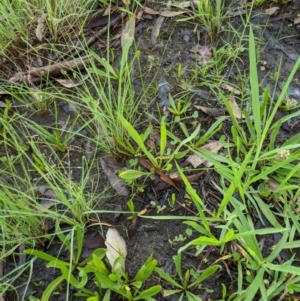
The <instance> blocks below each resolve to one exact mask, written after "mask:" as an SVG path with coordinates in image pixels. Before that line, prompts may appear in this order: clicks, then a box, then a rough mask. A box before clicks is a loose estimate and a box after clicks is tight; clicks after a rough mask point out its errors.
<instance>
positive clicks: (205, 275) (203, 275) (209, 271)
mask: <svg viewBox="0 0 300 301" xmlns="http://www.w3.org/2000/svg"><path fill="white" fill-rule="evenodd" d="M220 268H221V266H220V265H213V266H211V267H209V268H207V269H206V270H204V271H203V272H202V273H201V275H200V276H199V277H198V278H197V279H196V280H195V281H193V282H192V283H191V284H190V285H189V286H188V287H189V288H191V287H193V286H195V285H197V284H198V283H200V282H202V281H204V280H205V279H207V278H208V277H210V276H211V275H213V274H215V273H216V271H217V270H218V269H220Z"/></svg>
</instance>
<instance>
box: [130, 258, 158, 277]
mask: <svg viewBox="0 0 300 301" xmlns="http://www.w3.org/2000/svg"><path fill="white" fill-rule="evenodd" d="M156 265H157V260H156V259H152V255H151V256H149V257H148V259H147V260H146V262H145V263H144V264H143V265H142V267H141V268H140V269H139V271H138V272H137V273H136V275H135V277H134V279H135V281H142V282H145V281H146V280H147V279H148V278H149V276H150V275H151V274H152V272H153V271H154V269H155V267H156Z"/></svg>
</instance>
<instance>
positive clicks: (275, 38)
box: [4, 4, 300, 301]
mask: <svg viewBox="0 0 300 301" xmlns="http://www.w3.org/2000/svg"><path fill="white" fill-rule="evenodd" d="M299 7H300V6H299ZM152 8H153V9H158V8H159V5H154V6H152ZM288 9H289V7H288V6H285V7H281V8H280V9H279V14H283V13H284V12H285V11H287V10H288ZM230 10H232V12H234V13H235V16H231V18H230V19H229V21H228V23H227V22H225V23H224V24H223V27H222V31H221V33H220V34H219V35H217V37H216V42H215V43H216V45H217V46H216V47H223V46H224V44H225V43H228V42H229V43H231V42H232V46H233V47H235V45H236V44H234V43H235V42H234V39H235V38H234V37H233V40H231V39H232V36H231V33H230V30H229V29H230V28H231V27H234V28H235V29H236V30H237V31H241V35H242V31H243V29H244V28H243V20H244V18H246V16H245V15H243V12H242V10H241V12H240V13H237V12H238V4H236V6H234V5H232V6H231V8H230ZM263 12H264V8H261V9H256V10H255V11H254V12H253V14H252V18H251V23H252V24H253V28H254V34H255V37H256V38H257V41H258V43H257V49H258V51H257V54H258V57H259V63H258V71H259V77H260V80H261V82H262V83H263V84H262V87H265V86H266V85H267V84H269V85H270V86H271V91H272V89H275V96H274V98H275V99H276V95H278V93H280V88H282V87H283V84H284V82H285V80H286V79H287V77H288V76H289V74H290V72H291V70H292V68H293V66H294V64H295V60H297V58H298V55H299V51H298V49H299V43H300V34H299V32H298V31H297V26H294V25H293V19H292V18H282V19H280V20H269V16H268V15H266V14H263ZM157 18H158V17H157V16H155V15H151V14H145V13H144V15H143V16H142V18H141V20H140V21H139V22H138V24H137V32H136V35H135V39H136V45H137V49H139V50H140V51H141V57H140V62H141V65H142V66H143V68H145V70H144V74H145V77H144V78H143V79H142V80H143V81H144V82H145V83H147V81H149V82H153V81H158V80H159V79H160V78H161V76H165V78H166V80H167V81H168V82H169V83H170V86H171V93H172V95H176V93H180V90H181V87H179V86H178V85H177V84H176V80H175V74H176V72H177V66H178V64H179V63H181V64H182V66H184V67H185V66H187V67H186V68H187V70H189V69H192V67H193V66H194V64H196V61H195V56H194V55H193V54H192V53H191V51H190V50H191V49H193V48H195V47H196V46H197V45H202V46H209V45H210V38H209V35H208V34H207V32H206V31H205V29H204V28H203V26H202V25H201V24H198V27H197V30H196V31H194V29H195V23H196V21H193V22H180V23H179V22H177V19H179V17H176V18H166V19H165V20H164V22H163V24H162V27H161V29H160V35H159V37H158V39H157V43H156V44H155V45H153V44H152V43H151V29H152V27H153V26H154V24H155V22H156V20H157ZM259 41H260V42H259ZM115 44H118V43H117V42H116V43H115ZM95 45H97V42H96V44H95ZM95 45H94V46H93V47H97V46H95ZM242 46H243V47H244V51H243V52H241V53H240V54H239V58H238V60H236V61H235V62H234V63H233V62H230V61H229V62H228V63H227V68H223V69H222V70H220V72H221V73H222V74H224V76H225V79H226V81H228V82H230V83H232V86H235V87H237V88H238V89H239V90H243V84H242V82H240V78H244V77H243V76H244V75H247V74H248V70H249V63H248V50H247V48H248V45H247V40H246V39H245V40H244V41H243V43H242ZM118 47H119V46H118V45H116V46H115V50H116V51H120V50H118V49H119V48H118ZM149 58H153V61H151V59H150V60H149ZM116 64H117V61H116ZM150 65H151V68H152V71H151V72H149V70H148V69H149V68H150ZM279 67H280V69H279ZM278 70H280V71H279V81H278V85H277V86H276V87H275V85H274V80H273V78H274V74H275V73H276V72H277V71H278ZM13 72H14V70H11V74H9V75H10V76H11V75H12V74H13ZM136 74H137V77H136V83H137V84H136V85H135V89H136V93H140V92H141V91H140V89H141V86H140V85H139V84H138V83H139V81H140V78H139V77H140V72H137V73H136ZM190 76H191V73H190V72H189V71H187V72H186V74H185V75H183V77H185V78H186V79H187V80H188V79H189V77H190ZM299 76H300V73H299V72H297V74H296V76H295V79H294V81H293V84H292V85H291V87H290V90H289V97H290V98H292V99H295V101H300V86H299ZM8 77H9V76H8ZM202 80H203V79H202V78H199V81H198V86H197V85H196V81H194V83H195V86H194V87H192V90H196V91H197V89H201V91H203V90H205V91H206V92H207V95H206V97H203V94H202V95H199V94H197V93H196V92H191V99H192V102H193V104H200V105H205V106H210V107H215V106H220V102H219V100H218V99H217V98H216V97H215V94H214V91H213V89H211V90H210V89H209V88H211V86H210V87H208V85H206V84H205V82H202ZM242 92H243V93H242V95H241V96H236V97H237V99H239V97H240V98H241V99H240V100H241V101H245V100H246V99H247V97H249V96H250V95H251V91H242ZM12 101H15V100H12ZM155 102H156V103H158V102H159V100H158V99H157V98H156V99H155ZM57 108H58V110H59V120H62V121H63V120H67V118H69V117H70V118H71V119H72V118H75V115H76V113H75V112H72V110H71V111H70V112H69V111H68V110H66V109H65V107H64V103H58V106H57ZM157 110H158V106H157V105H156V104H155V105H154V106H152V108H150V110H149V112H150V113H151V114H156V116H157ZM192 113H193V111H191V112H190V114H192ZM24 114H26V110H24ZM31 118H32V119H33V120H34V121H36V122H37V123H39V124H41V125H43V126H48V125H52V124H53V122H54V119H53V116H52V115H47V114H46V115H43V116H42V117H41V116H39V115H38V114H33V115H32V116H31ZM197 121H199V122H200V123H201V124H202V131H205V126H206V127H208V126H209V125H210V124H211V123H212V122H213V121H214V119H213V118H212V117H209V116H207V115H205V114H204V113H201V112H199V115H198V117H197ZM226 122H227V121H225V123H226ZM291 123H293V121H291ZM229 128H230V124H229V121H228V124H224V126H223V130H222V131H224V133H225V134H226V135H230V131H229ZM296 132H298V129H297V127H296V128H293V129H291V125H290V124H288V125H287V128H286V129H282V131H281V135H280V139H282V141H284V140H286V139H287V138H288V137H290V136H291V135H293V134H295V133H296ZM84 134H85V135H86V136H87V137H88V136H89V133H84ZM278 142H280V141H278ZM72 143H74V144H73V145H72V146H73V150H72V149H71V150H70V151H69V153H68V164H69V165H70V169H71V170H72V171H74V173H73V178H74V179H75V180H76V178H77V179H78V180H79V179H80V177H81V172H80V170H79V169H78V168H77V167H78V166H80V164H81V160H82V155H83V154H84V153H85V150H84V147H85V145H86V143H87V140H86V141H85V139H84V138H82V137H81V139H79V140H76V142H72ZM44 152H47V150H46V149H45V150H44ZM100 158H104V159H105V160H107V161H109V160H111V161H114V158H108V157H107V156H106V155H105V154H99V160H100ZM62 160H66V158H65V157H64V156H62ZM99 160H96V161H95V162H96V163H97V164H98V165H97V166H95V167H94V170H95V172H94V174H95V179H96V181H99V184H98V188H97V189H98V190H99V193H100V192H101V191H102V190H103V189H105V188H107V186H108V185H109V183H108V180H107V177H106V175H105V174H104V173H103V172H102V169H101V164H100V161H99ZM127 162H128V158H123V159H121V160H120V159H118V162H117V164H118V165H119V166H121V168H122V166H125V165H126V164H127ZM113 164H116V162H113ZM217 180H218V176H217V175H216V174H215V173H214V172H213V171H209V172H205V173H203V175H202V176H201V177H200V178H198V179H197V180H196V181H194V182H193V187H194V188H195V189H196V191H197V193H198V194H199V195H200V196H201V198H202V200H204V201H205V202H206V204H207V206H208V208H211V209H212V210H213V209H214V208H216V202H218V201H220V199H221V196H220V195H219V193H218V192H217V191H215V189H214V188H213V186H212V184H211V183H212V181H217ZM91 182H93V181H91ZM159 182H160V181H159V179H156V180H154V181H152V180H151V181H150V180H149V181H148V182H147V183H146V185H145V191H144V192H139V193H135V195H134V203H135V209H136V210H137V211H140V210H143V209H145V208H147V213H146V216H151V215H154V216H160V215H161V216H166V215H175V216H182V217H183V216H187V215H193V212H194V211H193V210H194V208H193V206H192V205H191V203H190V202H189V200H188V199H187V198H186V196H185V189H184V187H183V186H179V187H180V191H176V190H175V189H174V188H170V187H168V186H165V187H163V188H162V189H161V190H157V185H158V184H159ZM93 183H94V182H93ZM91 185H92V184H91ZM172 193H175V194H176V196H177V200H178V202H177V203H176V206H175V208H174V209H172V208H170V205H169V203H168V198H169V197H170V195H171V194H172ZM127 200H128V198H126V197H123V198H120V197H119V196H117V195H116V193H115V191H114V190H113V189H110V190H108V191H107V193H106V199H105V202H104V201H101V202H100V203H99V204H98V205H97V206H96V207H95V209H99V210H106V209H108V210H125V211H127V210H128V208H127V206H126V201H127ZM153 200H154V201H155V202H156V203H157V204H158V205H160V206H163V205H165V206H166V207H165V209H164V210H163V211H162V212H160V213H157V208H156V207H153V206H152V205H151V204H150V202H151V201H153ZM93 218H94V220H96V219H99V220H101V221H105V222H107V223H110V224H114V225H115V226H116V227H117V229H118V230H119V232H120V233H121V234H122V236H123V237H124V238H125V240H126V243H127V247H128V252H129V254H128V256H127V260H126V267H127V272H128V274H129V275H131V276H132V275H134V274H135V273H136V271H137V270H138V268H139V267H140V266H141V265H142V264H143V262H144V261H145V260H146V258H148V256H149V255H150V254H153V257H154V258H155V259H157V261H158V266H159V267H162V268H164V269H165V270H166V271H168V272H170V274H171V275H172V274H173V273H174V266H173V264H172V256H174V255H175V254H176V253H177V250H178V248H179V247H180V246H182V245H183V244H184V243H186V242H187V241H188V239H190V237H187V234H186V232H185V230H186V228H187V227H186V226H185V225H184V224H182V221H181V220H176V219H175V220H168V221H164V220H151V219H147V218H140V219H139V226H138V227H137V228H136V231H135V233H134V234H133V235H128V230H129V229H130V226H131V221H130V220H128V219H127V216H125V215H122V214H121V215H119V214H116V215H113V216H112V215H101V214H95V216H94V217H93ZM105 232H106V229H105V228H104V227H103V228H100V227H98V226H93V227H89V228H87V232H86V237H85V248H84V254H83V257H85V258H86V257H87V256H88V255H90V254H91V252H92V251H93V250H94V249H95V248H98V247H104V239H103V238H102V235H104V234H105ZM181 234H182V236H181V237H180V235H181ZM267 239H269V240H270V245H272V244H273V241H272V238H267ZM227 248H228V252H230V246H227ZM43 250H44V251H47V253H49V254H51V255H54V256H59V258H61V259H68V256H69V255H68V252H67V250H65V249H61V245H60V243H59V241H58V240H57V241H52V242H51V244H46V245H45V246H44V247H43ZM225 253H226V251H225ZM219 257H220V254H219V253H218V250H217V249H214V248H211V249H209V250H207V251H206V252H204V253H202V254H200V255H199V256H194V251H193V249H190V250H188V252H186V253H185V254H184V258H183V264H184V268H185V269H186V268H196V269H199V270H203V269H204V268H206V267H208V266H210V265H211V264H213V263H214V262H215V261H216V260H217V259H218V258H219ZM15 264H16V263H15V262H12V261H9V260H8V261H7V262H6V267H5V270H4V271H5V273H8V272H9V271H10V270H12V269H13V268H14V267H15ZM218 264H220V265H221V266H222V270H221V271H220V272H218V273H217V274H216V275H215V276H214V277H213V278H211V279H209V280H208V281H206V282H205V283H204V285H203V287H202V289H199V290H198V291H195V292H194V293H195V294H197V295H199V296H201V297H202V299H203V300H207V301H208V300H218V299H221V298H222V290H221V284H224V285H225V286H226V287H227V289H228V295H230V294H232V293H233V292H234V291H235V289H236V283H237V279H236V278H235V273H234V271H235V270H236V266H234V264H231V263H230V262H226V265H225V264H224V262H222V261H220V262H218ZM229 271H232V273H229ZM57 275H58V271H57V270H54V269H51V268H46V267H45V262H43V261H42V260H36V261H35V263H34V267H33V271H32V274H31V275H29V272H28V271H25V272H24V273H23V274H22V275H21V276H20V277H19V278H18V279H17V280H16V281H15V284H14V285H15V287H16V288H17V289H16V290H15V291H11V292H10V293H9V294H6V296H5V300H28V298H29V296H30V295H34V296H36V297H39V296H41V294H42V292H43V291H44V290H45V287H46V286H47V284H49V283H50V281H52V280H53V279H55V277H57ZM28 277H31V281H30V284H29V286H28V287H27V286H25V285H24V284H26V283H27V280H28ZM150 283H151V284H161V285H164V283H163V282H162V281H161V280H160V279H159V278H158V277H157V276H152V278H151V279H150V281H148V283H147V284H150ZM90 285H91V286H92V284H90ZM75 292H76V291H75V290H72V289H71V293H70V294H71V296H72V298H71V299H69V300H83V299H80V298H78V297H74V296H73V294H74V293H75ZM65 298H66V297H65V287H60V290H59V291H58V292H56V293H55V294H54V295H53V296H52V298H51V300H66V299H65ZM155 299H156V300H174V301H175V300H178V296H175V297H172V298H171V297H170V298H163V297H162V296H160V295H159V296H156V297H155ZM113 300H121V298H120V297H117V296H115V297H114V298H113Z"/></svg>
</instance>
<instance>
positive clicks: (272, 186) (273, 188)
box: [267, 178, 279, 192]
mask: <svg viewBox="0 0 300 301" xmlns="http://www.w3.org/2000/svg"><path fill="white" fill-rule="evenodd" d="M267 186H268V189H269V190H270V191H272V192H275V191H276V190H277V189H278V187H279V183H278V182H276V181H275V180H273V179H272V178H269V179H268V182H267Z"/></svg>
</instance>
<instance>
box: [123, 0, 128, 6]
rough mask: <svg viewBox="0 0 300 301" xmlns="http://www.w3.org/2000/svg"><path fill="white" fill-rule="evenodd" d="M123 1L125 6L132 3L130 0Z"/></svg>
mask: <svg viewBox="0 0 300 301" xmlns="http://www.w3.org/2000/svg"><path fill="white" fill-rule="evenodd" d="M122 1H123V3H124V4H125V6H129V5H130V0H122Z"/></svg>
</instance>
